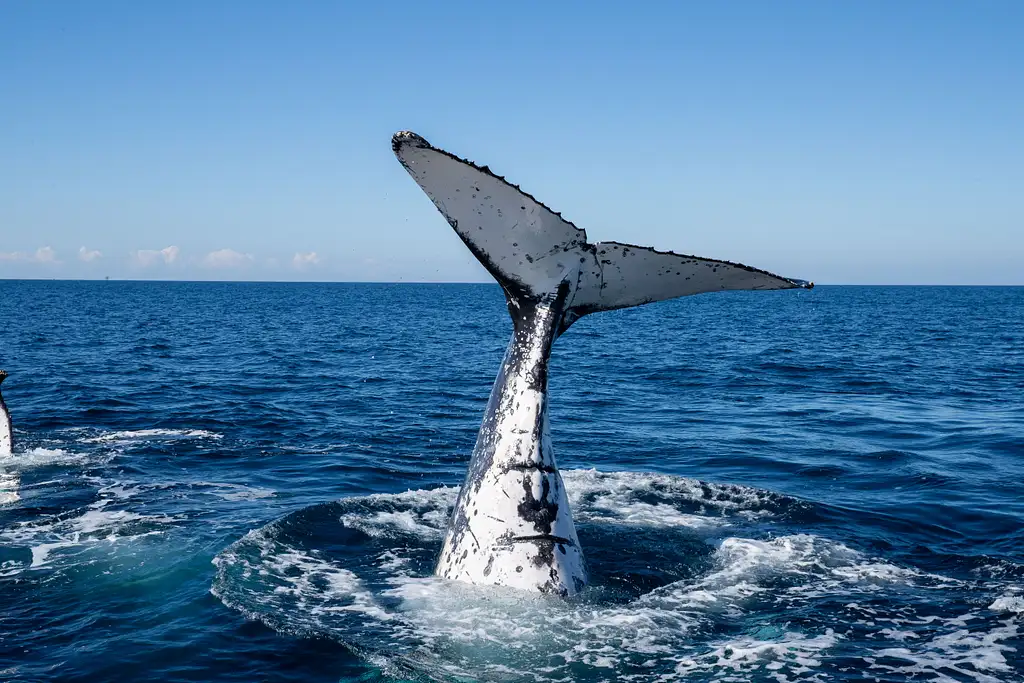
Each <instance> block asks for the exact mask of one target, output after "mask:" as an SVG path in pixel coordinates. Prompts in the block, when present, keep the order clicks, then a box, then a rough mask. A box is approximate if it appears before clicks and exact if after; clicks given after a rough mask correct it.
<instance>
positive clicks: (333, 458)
mask: <svg viewBox="0 0 1024 683" xmlns="http://www.w3.org/2000/svg"><path fill="white" fill-rule="evenodd" d="M0 320H3V321H4V322H3V325H2V327H0V367H3V368H4V369H6V370H8V372H9V373H10V375H11V376H10V379H9V380H8V381H7V382H6V383H5V384H4V387H3V389H4V396H5V398H6V400H7V403H8V405H9V407H10V409H11V412H12V413H13V416H14V422H15V436H16V439H17V443H16V447H15V455H14V457H13V458H12V459H10V460H8V461H4V462H0V498H3V499H4V500H5V502H4V503H3V504H2V505H0V600H2V603H0V604H2V610H0V680H19V681H35V680H65V681H105V680H125V681H134V680H140V681H141V680H163V681H179V680H189V681H193V680H218V681H219V680H244V681H253V680H259V681H339V680H362V681H372V680H382V679H383V680H393V679H419V678H436V679H448V678H455V677H461V679H462V680H465V679H468V678H470V677H473V676H476V677H478V678H481V679H485V680H493V679H497V678H504V679H507V680H546V679H551V680H635V681H648V680H650V681H654V680H742V681H748V680H749V681H762V680H763V681H794V680H823V681H857V680H865V679H867V680H883V681H903V680H915V681H1021V680H1024V636H1022V631H1021V629H1022V621H1024V533H1022V526H1024V488H1022V481H1024V288H987V287H964V288H955V287H818V288H816V289H814V290H812V291H791V292H769V293H741V292H737V293H722V294H714V295H703V296H697V297H689V298H685V299H679V300H675V301H669V302H663V303H660V304H654V305H649V306H645V307H641V308H636V309H629V310H623V311H616V312H611V313H603V314H599V315H595V316H591V317H588V318H584V319H583V320H581V321H580V322H578V323H577V324H576V325H575V326H574V327H573V328H572V329H571V330H570V331H569V332H568V333H567V334H566V335H565V336H564V337H562V338H561V339H560V340H559V341H558V343H557V344H556V346H555V351H554V357H553V361H552V371H551V393H552V406H551V410H552V414H551V419H552V438H553V441H554V445H555V453H556V456H557V458H558V460H559V464H560V466H561V468H562V470H563V472H564V474H565V478H566V484H567V488H568V489H569V492H570V496H571V499H572V502H573V506H574V512H575V515H576V519H577V526H578V528H579V535H580V539H581V544H582V545H583V548H584V551H585V553H586V554H587V559H588V562H589V564H590V567H591V573H592V575H593V577H594V581H593V586H592V588H590V589H588V591H587V592H586V593H585V594H584V596H583V598H582V599H581V600H579V601H576V602H573V603H568V604H567V603H563V602H560V601H554V602H545V601H543V600H538V599H535V598H533V597H529V596H527V597H524V596H521V595H518V594H514V593H513V594H509V593H502V592H495V591H491V592H488V591H486V590H483V589H479V590H478V589H467V588H464V587H461V586H459V585H451V584H444V583H441V582H438V581H436V580H432V579H430V578H429V573H430V569H431V567H430V563H431V561H432V559H433V557H434V555H435V554H436V552H437V550H438V549H439V547H440V543H441V533H442V530H443V525H444V517H445V514H446V512H447V509H448V506H450V505H451V503H452V500H453V497H454V494H455V492H456V488H455V487H457V486H458V484H459V483H460V482H461V479H462V476H463V474H464V471H465V466H466V463H467V459H468V456H469V454H470V452H471V450H472V446H473V442H474V438H475V435H476V429H477V427H478V422H479V419H480V417H481V414H482V411H483V408H484V405H485V402H486V399H487V395H488V392H489V390H490V385H491V382H492V381H493V378H494V375H495V373H496V371H497V367H498V363H499V360H500V358H501V355H502V353H503V351H504V347H505V344H506V341H507V337H508V335H509V333H510V329H511V328H510V322H509V320H508V316H507V314H506V312H505V308H504V300H503V298H502V296H501V293H500V290H499V289H498V287H497V286H496V285H385V284H381V285H369V284H366V285H364V284H238V283H232V284H227V283H225V284H220V283H135V282H45V281H0ZM378 494H382V495H378Z"/></svg>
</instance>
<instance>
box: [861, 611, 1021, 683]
mask: <svg viewBox="0 0 1024 683" xmlns="http://www.w3.org/2000/svg"><path fill="white" fill-rule="evenodd" d="M980 619H981V616H980V615H979V614H978V613H975V612H970V613H967V614H963V615H961V616H960V617H958V618H956V619H952V620H948V621H947V622H946V625H954V626H957V625H965V624H967V623H968V622H971V621H976V620H977V621H980ZM1020 635H1021V632H1020V628H1019V626H1018V624H1017V623H1016V620H1014V619H1007V620H1005V621H1002V622H1001V623H1000V624H999V625H998V626H995V627H993V628H988V629H975V630H970V629H968V628H956V629H954V630H946V631H945V632H941V633H939V634H937V635H934V636H933V637H930V638H927V639H923V640H922V641H921V642H918V643H915V645H914V647H913V648H910V647H891V648H882V649H879V650H877V651H875V652H874V653H872V655H871V656H869V657H865V658H864V659H865V660H866V661H867V662H868V664H869V667H870V669H872V670H881V671H885V672H888V673H893V674H898V675H900V676H903V677H907V678H913V679H917V678H920V677H923V676H928V678H927V679H924V678H922V680H934V681H942V682H944V683H946V682H948V683H953V682H955V681H961V680H973V681H978V682H979V683H998V682H999V681H1015V680H1020V679H1019V678H1017V677H1016V676H1015V675H1014V674H1015V672H1014V670H1013V668H1012V667H1011V666H1010V664H1009V663H1008V662H1007V661H1006V656H1005V654H1004V653H1006V652H1014V651H1015V650H1016V649H1015V648H1014V647H1012V646H1010V645H1006V644H1004V642H1003V641H1006V640H1012V639H1016V638H1018V637H1019V636H1020ZM880 660H884V661H880ZM951 672H955V673H956V674H958V676H959V677H957V678H954V677H953V676H951V675H950V673H951ZM1001 674H1011V675H1013V677H1011V678H998V676H999V675H1001Z"/></svg>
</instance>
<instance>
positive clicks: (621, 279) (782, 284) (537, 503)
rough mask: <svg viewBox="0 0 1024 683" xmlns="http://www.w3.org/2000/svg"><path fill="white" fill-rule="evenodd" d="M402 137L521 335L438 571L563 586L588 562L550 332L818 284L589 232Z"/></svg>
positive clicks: (582, 573)
mask: <svg viewBox="0 0 1024 683" xmlns="http://www.w3.org/2000/svg"><path fill="white" fill-rule="evenodd" d="M391 146H392V149H393V150H394V152H395V155H396V156H397V157H398V160H399V161H400V162H401V163H402V166H404V167H405V169H406V170H407V171H408V172H409V175H411V176H412V178H413V180H415V181H416V183H417V184H418V185H419V186H420V187H421V188H422V189H423V191H424V192H425V193H426V194H427V196H428V197H429V198H430V200H431V201H432V202H433V203H434V206H436V207H437V209H438V210H439V211H440V212H441V214H442V215H443V216H444V217H445V218H446V219H447V221H448V224H449V225H451V227H452V228H453V229H454V230H455V232H456V234H458V236H459V237H460V238H461V239H462V241H463V242H464V243H465V244H466V246H467V247H469V249H470V251H472V252H473V254H474V255H475V256H476V257H477V259H479V260H480V262H481V263H482V264H483V265H484V267H485V268H486V269H487V270H488V272H490V273H491V275H493V276H494V278H495V279H496V280H497V281H498V283H499V284H500V285H501V287H502V289H503V290H504V292H505V298H506V300H507V303H508V310H509V313H510V314H511V316H512V319H513V322H514V330H513V333H512V339H511V340H510V342H509V345H508V349H507V350H506V352H505V358H504V360H503V361H502V365H501V368H500V370H499V372H498V377H497V379H496V380H495V382H494V388H493V389H492V390H491V397H490V400H489V402H488V404H487V409H486V411H485V413H484V419H483V423H482V424H481V426H480V432H479V434H478V435H477V441H476V446H475V447H474V449H473V456H472V458H471V459H470V463H469V471H468V473H467V475H466V480H465V482H464V483H463V486H462V489H461V491H460V492H459V497H458V500H457V501H456V503H455V508H454V510H453V512H452V516H451V519H450V520H449V523H448V531H447V534H446V536H445V540H444V546H443V548H442V550H441V555H440V557H439V559H438V563H437V567H436V570H435V574H437V575H438V576H441V577H444V578H449V579H455V580H460V581H465V582H469V583H474V584H494V585H502V586H512V587H516V588H522V589H527V590H534V591H540V592H542V593H549V594H555V595H561V596H565V597H568V596H571V595H574V594H576V593H578V592H579V591H580V590H582V589H583V587H584V586H585V585H586V583H587V572H586V565H585V563H584V559H583V551H582V549H581V548H580V544H579V539H578V538H577V536H576V528H575V526H574V525H573V521H572V513H571V511H570V509H569V500H568V497H567V495H566V492H565V487H564V485H563V483H562V478H561V475H560V474H559V472H558V467H557V465H556V463H555V459H554V454H553V451H552V448H551V439H550V436H549V433H548V411H547V408H548V398H547V376H548V358H549V357H550V352H551V345H552V344H553V343H554V341H555V339H557V338H558V336H559V335H561V334H562V333H563V332H565V331H566V330H567V329H568V328H569V326H570V325H572V324H573V322H575V321H576V320H578V319H579V318H580V317H581V316H583V315H586V314H588V313H595V312H597V311H609V310H612V309H616V308H625V307H628V306H639V305H641V304H645V303H650V302H652V301H662V300H664V299H672V298H675V297H680V296H686V295H689V294H700V293H703V292H716V291H722V290H737V289H751V290H753V289H758V290H772V289H796V288H804V289H810V288H811V287H813V286H814V285H813V284H812V283H810V282H806V281H804V280H794V279H791V278H785V277H781V276H779V275H774V274H772V273H769V272H767V271H764V270H759V269H757V268H751V267H750V266H744V265H741V264H739V263H731V262H729V261H717V260H714V259H707V258H701V257H699V256H687V255H684V254H675V253H672V252H665V251H658V250H656V249H651V248H648V247H638V246H634V245H631V244H623V243H621V242H594V243H591V242H588V241H587V234H586V232H584V231H583V230H581V229H579V228H577V227H576V226H575V225H573V224H572V223H570V222H569V221H567V220H565V219H564V218H562V216H561V215H559V214H558V213H555V212H554V211H552V210H551V209H549V208H548V207H546V206H544V205H543V204H541V203H540V202H539V201H537V200H536V199H534V198H533V197H532V196H530V195H529V194H527V193H526V192H523V191H522V190H520V189H519V188H518V187H517V186H515V185H513V184H511V183H509V182H508V181H506V180H505V179H504V178H502V177H501V176H498V175H495V174H494V173H492V172H491V170H490V169H489V168H488V167H487V166H478V165H477V164H474V163H473V162H470V161H466V160H465V159H460V158H459V157H456V156H455V155H453V154H451V153H449V152H446V151H444V150H441V149H438V148H436V147H434V146H432V145H431V144H430V143H428V142H427V141H426V140H424V139H423V138H422V137H420V136H419V135H416V134H415V133H411V132H408V131H403V132H400V133H396V134H395V135H394V137H393V138H392V140H391Z"/></svg>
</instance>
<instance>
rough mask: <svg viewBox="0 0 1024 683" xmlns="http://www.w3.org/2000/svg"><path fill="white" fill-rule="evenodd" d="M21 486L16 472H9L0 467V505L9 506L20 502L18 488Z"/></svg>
mask: <svg viewBox="0 0 1024 683" xmlns="http://www.w3.org/2000/svg"><path fill="white" fill-rule="evenodd" d="M20 485H21V477H19V476H18V474H17V472H10V471H7V470H6V469H4V468H3V466H2V465H0V505H11V504H13V503H17V502H18V501H19V500H21V495H20V494H19V493H18V487H19V486H20Z"/></svg>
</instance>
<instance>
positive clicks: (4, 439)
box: [0, 370, 14, 458]
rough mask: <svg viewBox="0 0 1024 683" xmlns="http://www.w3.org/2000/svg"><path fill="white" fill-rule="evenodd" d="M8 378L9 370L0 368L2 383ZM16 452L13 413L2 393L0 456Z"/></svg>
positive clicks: (0, 380)
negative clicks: (12, 422)
mask: <svg viewBox="0 0 1024 683" xmlns="http://www.w3.org/2000/svg"><path fill="white" fill-rule="evenodd" d="M5 379H7V372H6V371H4V370H0V385H2V384H3V383H4V380H5ZM13 453H14V426H13V425H12V424H11V413H10V411H9V410H7V404H6V403H4V396H3V394H2V393H0V458H2V457H6V456H9V455H12V454H13Z"/></svg>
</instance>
